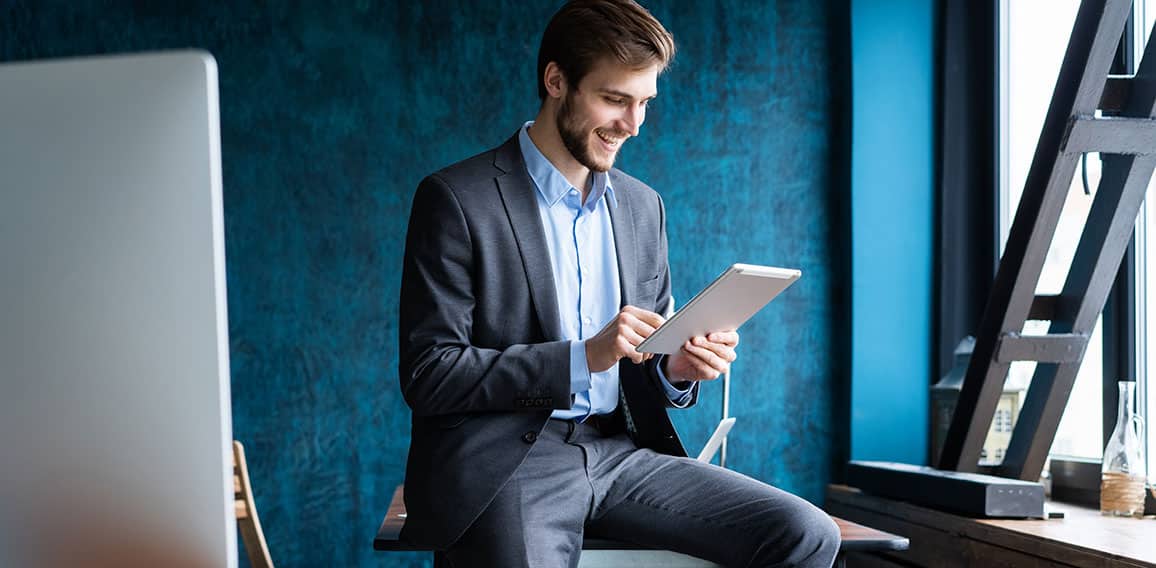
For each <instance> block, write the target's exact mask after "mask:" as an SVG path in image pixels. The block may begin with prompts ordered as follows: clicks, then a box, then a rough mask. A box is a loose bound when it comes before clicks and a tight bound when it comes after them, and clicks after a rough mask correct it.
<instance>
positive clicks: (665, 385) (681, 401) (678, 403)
mask: <svg viewBox="0 0 1156 568" xmlns="http://www.w3.org/2000/svg"><path fill="white" fill-rule="evenodd" d="M664 360H666V355H659V356H658V359H657V360H656V361H657V363H656V365H655V369H656V370H658V378H659V382H661V383H662V389H663V390H665V391H666V398H669V399H670V403H671V404H673V405H674V406H675V407H677V408H685V407H686V405H688V404H690V399H691V392H692V391H693V390H694V383H691V385H690V386H689V387H687V389H686V390H680V389H677V388H675V386H674V385H672V384H671V383H670V379H667V378H666V373H664V372H663V371H662V362H663V361H664Z"/></svg>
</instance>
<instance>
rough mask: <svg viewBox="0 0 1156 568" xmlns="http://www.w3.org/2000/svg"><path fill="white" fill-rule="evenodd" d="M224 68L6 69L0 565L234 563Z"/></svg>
mask: <svg viewBox="0 0 1156 568" xmlns="http://www.w3.org/2000/svg"><path fill="white" fill-rule="evenodd" d="M220 148H221V146H220V136H219V122H218V99H217V68H216V62H215V61H214V60H213V58H212V56H210V55H209V54H207V53H204V52H197V51H184V52H172V53H158V54H144V55H132V56H123V57H94V58H78V59H68V60H59V61H45V62H27V63H10V64H4V65H0V456H3V457H2V458H0V460H2V465H0V565H3V566H17V567H19V566H81V567H82V566H97V565H101V566H105V565H117V566H146V565H147V566H214V567H217V566H235V565H236V558H237V554H236V532H235V517H234V511H233V499H232V462H231V448H230V443H231V439H232V430H231V417H230V397H229V352H228V330H227V319H226V307H225V299H226V297H225V264H224V240H223V239H224V229H223V217H222V204H221V150H220Z"/></svg>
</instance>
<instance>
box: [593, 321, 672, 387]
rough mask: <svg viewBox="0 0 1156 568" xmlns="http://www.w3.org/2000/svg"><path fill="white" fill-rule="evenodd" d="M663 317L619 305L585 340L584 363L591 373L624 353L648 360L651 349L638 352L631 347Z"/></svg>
mask: <svg viewBox="0 0 1156 568" xmlns="http://www.w3.org/2000/svg"><path fill="white" fill-rule="evenodd" d="M664 321H666V320H665V319H664V318H663V317H662V316H660V315H658V314H656V313H654V312H651V311H647V310H644V309H642V308H636V307H634V306H626V307H625V308H622V311H620V312H618V315H616V316H614V319H611V320H610V323H607V324H606V327H603V328H602V331H599V332H598V335H595V336H594V337H591V338H590V339H587V340H586V366H587V367H588V368H589V369H590V372H591V373H600V372H602V371H605V370H606V369H609V368H611V367H613V366H614V364H615V363H617V362H618V360H619V359H622V358H623V357H626V358H628V359H630V360H631V361H634V362H635V363H642V362H643V361H647V360H649V359H650V358H651V357H653V354H652V353H639V352H638V351H635V350H634V348H635V347H638V344H639V343H642V340H644V339H646V338H647V337H650V334H652V333H654V330H655V329H658V326H660V325H662V322H664Z"/></svg>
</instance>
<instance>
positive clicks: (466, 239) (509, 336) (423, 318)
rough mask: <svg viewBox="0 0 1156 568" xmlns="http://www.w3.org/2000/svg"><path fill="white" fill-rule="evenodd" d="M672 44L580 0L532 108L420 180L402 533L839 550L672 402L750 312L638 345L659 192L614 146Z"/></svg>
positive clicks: (525, 558)
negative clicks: (656, 344) (710, 328)
mask: <svg viewBox="0 0 1156 568" xmlns="http://www.w3.org/2000/svg"><path fill="white" fill-rule="evenodd" d="M674 51H675V48H674V41H673V39H672V38H671V36H670V34H669V33H668V32H667V31H666V29H665V28H664V27H663V26H662V24H661V23H659V22H658V20H656V19H655V18H654V17H653V16H652V15H651V14H650V13H649V12H647V11H646V10H645V9H644V8H642V7H641V6H639V5H638V4H636V3H634V2H633V1H631V0H574V1H571V2H569V3H567V4H566V5H565V6H563V7H562V9H561V10H560V11H559V12H558V13H557V14H555V16H554V17H553V19H551V21H550V23H549V24H548V26H547V27H546V31H545V33H544V34H543V37H542V44H541V47H540V50H539V54H538V73H537V77H538V94H539V98H540V99H541V101H542V103H541V107H540V110H539V112H538V115H537V117H536V118H535V120H534V121H532V122H528V123H526V124H525V125H523V126H522V127H521V128H519V129H518V132H517V133H516V134H515V135H514V136H513V137H511V138H510V139H509V140H508V141H506V143H504V144H502V145H501V146H499V147H498V148H496V149H494V150H490V151H488V152H485V153H483V154H480V155H478V156H475V157H473V158H469V159H467V160H465V161H462V162H459V163H457V164H454V165H452V166H449V167H447V168H445V169H443V170H441V171H439V172H436V173H434V174H432V175H430V176H429V177H427V178H426V179H424V180H423V181H422V183H421V185H420V186H419V187H418V190H417V193H416V195H415V196H414V202H413V210H412V213H411V216H410V222H409V233H408V235H407V239H406V250H405V260H404V267H403V273H402V288H401V299H400V330H399V340H400V361H399V370H400V377H401V388H402V392H403V394H404V396H405V399H406V401H407V403H408V404H409V406H410V408H411V409H412V410H413V430H412V441H411V446H410V454H409V463H408V466H407V470H406V480H405V487H406V490H405V496H406V508H407V510H408V513H409V517H408V519H407V520H406V523H405V528H404V530H403V533H402V538H403V539H405V540H409V541H411V542H414V543H416V544H420V545H424V546H432V547H434V548H437V549H439V550H442V551H444V553H443V554H442V557H441V558H442V560H443V561H444V562H445V563H446V564H448V565H449V566H453V567H457V568H460V567H463V566H486V567H492V566H502V567H506V566H534V567H538V566H576V565H577V563H578V558H579V554H580V552H581V546H582V537H583V534H584V533H592V534H598V535H600V536H604V537H609V538H614V539H618V540H624V541H631V542H637V543H641V544H646V545H651V546H655V547H659V548H664V549H669V550H675V551H679V552H683V553H686V554H690V555H693V556H697V557H700V558H705V559H708V560H712V561H714V562H717V563H720V564H723V565H727V566H830V565H831V564H832V562H833V560H834V557H835V553H836V551H837V550H838V545H839V531H838V528H837V527H836V526H835V524H834V522H833V521H831V519H830V518H829V517H828V516H827V515H826V514H824V513H823V512H822V511H820V510H819V509H817V508H815V507H814V506H813V505H811V504H809V503H807V502H806V501H804V500H802V499H800V498H798V497H795V496H793V495H790V494H788V493H785V492H783V491H780V490H778V489H775V488H773V487H771V486H769V485H767V484H764V483H762V482H759V481H756V480H753V479H751V478H748V477H745V476H743V475H740V474H737V473H734V472H731V471H727V470H724V469H721V468H718V467H715V466H712V465H708V464H703V463H700V462H697V461H695V460H691V459H689V458H687V457H686V451H685V450H684V449H683V447H682V444H681V442H680V441H679V440H678V436H677V434H676V433H675V431H674V428H673V426H672V425H671V422H670V419H669V417H668V416H667V414H666V410H667V408H669V407H677V408H682V407H687V406H690V405H692V404H694V402H695V400H696V399H697V396H698V390H699V383H700V382H701V381H706V380H713V379H716V378H718V377H719V376H720V374H721V373H723V372H725V371H726V370H727V369H728V368H729V366H730V364H731V363H732V362H733V361H734V360H735V357H736V347H737V345H738V341H739V336H738V334H737V333H736V332H734V331H732V330H718V331H715V332H712V333H710V334H707V335H706V336H705V337H695V338H693V339H691V340H689V341H687V342H686V343H685V344H684V345H683V347H682V349H681V350H680V351H679V352H678V353H676V354H673V355H670V356H660V357H654V358H652V357H650V356H649V355H646V354H642V353H639V352H638V351H637V350H635V347H637V346H638V344H639V343H641V342H642V340H643V339H645V338H646V337H647V336H649V335H650V334H651V333H653V332H654V330H655V329H656V328H657V327H658V326H660V325H662V322H663V321H664V316H665V315H669V314H670V313H671V312H672V311H673V301H672V299H671V296H670V270H669V267H668V264H667V243H666V225H665V212H664V209H663V202H662V200H661V198H659V196H658V194H657V193H656V192H655V191H654V190H652V189H651V188H650V187H648V186H647V185H645V184H644V183H642V182H640V181H638V180H636V179H634V178H632V177H630V176H628V175H626V174H624V173H622V172H621V171H619V170H617V169H614V168H613V166H614V161H615V158H617V156H618V152H619V151H620V150H621V148H622V145H623V144H625V143H627V142H628V140H629V139H630V138H631V137H633V136H637V135H638V133H639V129H640V128H641V127H642V124H643V122H644V120H645V119H646V107H647V104H649V102H650V101H651V100H653V99H654V98H655V96H657V94H658V89H657V82H658V76H659V75H660V74H661V73H662V72H663V71H664V70H665V69H666V67H667V65H668V64H669V63H670V61H671V60H672V58H673V57H674ZM693 173H694V172H687V174H688V175H693Z"/></svg>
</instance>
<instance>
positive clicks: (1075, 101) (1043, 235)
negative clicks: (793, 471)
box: [939, 0, 1132, 471]
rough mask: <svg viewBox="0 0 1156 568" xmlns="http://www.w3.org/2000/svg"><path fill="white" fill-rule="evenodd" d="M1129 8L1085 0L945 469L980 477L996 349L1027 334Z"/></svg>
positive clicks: (1002, 368) (999, 367) (997, 387)
mask: <svg viewBox="0 0 1156 568" xmlns="http://www.w3.org/2000/svg"><path fill="white" fill-rule="evenodd" d="M1131 7H1132V6H1131V1H1130V0H1106V1H1104V2H1094V1H1085V2H1083V3H1082V4H1081V5H1080V10H1079V13H1078V14H1077V16H1076V22H1075V25H1074V26H1073V28H1072V36H1071V39H1070V40H1069V43H1068V49H1067V53H1066V54H1065V56H1064V62H1063V65H1061V67H1060V73H1059V76H1058V77H1057V79H1056V86H1055V90H1054V91H1053V93H1052V100H1051V104H1050V106H1049V107H1048V114H1047V118H1046V119H1045V120H1044V127H1043V130H1042V131H1041V133H1040V140H1039V144H1038V145H1037V146H1036V153H1035V156H1034V157H1033V158H1032V165H1031V168H1030V169H1029V171H1028V177H1027V181H1026V182H1025V184H1024V192H1023V195H1022V197H1021V199H1020V205H1019V208H1018V210H1017V211H1016V215H1015V220H1014V221H1013V223H1012V227H1011V232H1010V234H1009V236H1008V242H1007V246H1006V247H1005V249H1004V254H1003V258H1002V259H1001V261H1000V265H999V271H998V272H997V273H996V279H995V282H994V283H993V286H992V292H991V297H990V298H989V301H988V303H987V307H986V308H985V309H984V315H983V319H982V320H981V322H980V327H979V330H978V331H977V334H976V345H975V350H974V351H973V354H972V358H971V362H970V364H969V366H968V370H967V374H966V376H965V378H964V383H963V388H962V390H961V391H960V395H959V399H958V403H957V405H956V409H955V412H954V414H953V416H952V421H951V426H950V428H949V429H948V433H947V439H946V441H945V443H944V449H943V453H942V455H941V457H940V461H939V468H940V469H945V470H957V471H975V470H976V468H977V467H978V465H979V453H980V450H982V449H983V442H984V439H985V438H986V437H987V433H988V430H989V429H990V427H991V421H992V417H993V415H994V414H995V409H996V405H997V404H998V403H999V398H1000V395H1001V393H1002V392H1003V384H1004V379H1005V378H1006V377H1007V371H1008V365H1009V364H1008V363H1001V362H998V361H996V356H995V354H996V348H997V343H998V341H999V338H1000V336H1001V335H1002V334H1003V333H1006V332H1011V331H1020V330H1022V327H1023V323H1024V321H1025V320H1026V319H1027V316H1028V313H1029V311H1030V310H1031V306H1032V303H1033V302H1034V300H1035V287H1036V284H1037V283H1038V282H1039V278H1040V272H1041V271H1042V269H1043V264H1044V259H1045V257H1046V255H1047V251H1048V248H1049V246H1050V244H1051V241H1052V237H1053V236H1054V234H1055V230H1056V225H1057V224H1058V222H1059V217H1060V213H1061V212H1062V210H1063V206H1064V201H1065V199H1066V197H1067V193H1068V188H1069V187H1070V185H1071V182H1072V176H1073V174H1074V173H1075V170H1076V159H1075V157H1074V156H1071V155H1065V154H1064V153H1063V146H1062V144H1063V140H1064V135H1065V133H1066V132H1067V129H1068V123H1069V121H1070V119H1071V117H1079V116H1092V115H1094V114H1095V111H1096V109H1097V107H1098V106H1099V104H1100V100H1101V95H1102V94H1103V91H1104V85H1105V83H1106V81H1107V76H1108V70H1109V68H1110V66H1111V63H1112V59H1113V56H1114V55H1115V51H1116V45H1117V44H1118V43H1119V39H1120V34H1121V33H1122V32H1123V29H1124V24H1125V22H1126V21H1127V19H1128V14H1129V12H1130V10H1131ZM1047 366H1048V365H1040V366H1039V367H1047Z"/></svg>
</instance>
